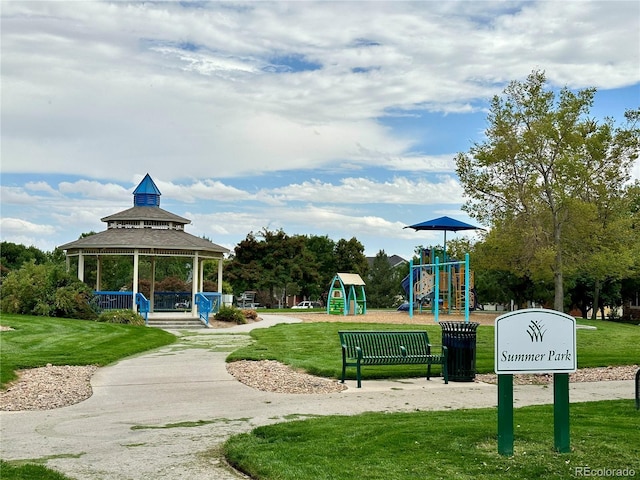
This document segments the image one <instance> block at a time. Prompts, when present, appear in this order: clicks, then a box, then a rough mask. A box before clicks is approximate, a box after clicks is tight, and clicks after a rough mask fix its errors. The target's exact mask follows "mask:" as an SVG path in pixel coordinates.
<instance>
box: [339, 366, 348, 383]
mask: <svg viewBox="0 0 640 480" xmlns="http://www.w3.org/2000/svg"><path fill="white" fill-rule="evenodd" d="M346 369H347V366H346V365H345V363H344V362H342V380H340V383H344V375H345V370H346Z"/></svg>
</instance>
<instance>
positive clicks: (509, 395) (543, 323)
mask: <svg viewBox="0 0 640 480" xmlns="http://www.w3.org/2000/svg"><path fill="white" fill-rule="evenodd" d="M494 359H495V371H496V373H497V374H498V453H499V454H501V455H508V456H510V455H513V375H514V374H516V373H553V432H554V446H555V449H556V451H557V452H559V453H568V452H570V451H571V446H570V435H569V373H571V372H575V371H576V369H577V366H578V361H577V358H576V319H575V318H573V317H571V316H569V315H566V314H564V313H561V312H556V311H555V310H545V309H542V308H528V309H525V310H516V311H515V312H510V313H505V314H504V315H500V316H499V317H498V318H496V321H495V357H494Z"/></svg>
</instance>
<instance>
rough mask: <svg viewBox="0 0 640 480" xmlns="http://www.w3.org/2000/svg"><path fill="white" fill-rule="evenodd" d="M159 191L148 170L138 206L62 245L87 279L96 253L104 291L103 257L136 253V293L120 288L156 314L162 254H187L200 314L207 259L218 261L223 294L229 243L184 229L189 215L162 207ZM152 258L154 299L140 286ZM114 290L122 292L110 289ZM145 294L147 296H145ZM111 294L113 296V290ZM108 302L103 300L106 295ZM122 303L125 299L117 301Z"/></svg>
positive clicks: (129, 302)
mask: <svg viewBox="0 0 640 480" xmlns="http://www.w3.org/2000/svg"><path fill="white" fill-rule="evenodd" d="M160 195H161V193H160V190H158V187H157V186H156V185H155V183H154V182H153V180H152V179H151V177H150V176H149V174H147V175H145V177H144V179H143V180H142V181H141V182H140V184H139V185H138V186H137V188H136V189H135V190H134V191H133V207H132V208H129V209H127V210H123V211H121V212H118V213H115V214H113V215H110V216H108V217H104V218H102V219H101V221H103V222H106V224H107V229H106V230H105V231H102V232H99V233H96V234H94V235H89V236H87V237H84V238H80V239H79V240H76V241H74V242H69V243H66V244H64V245H61V246H60V247H59V248H60V249H61V250H64V251H65V255H66V258H67V266H70V259H71V258H72V257H77V263H78V278H79V279H80V280H82V281H84V277H85V258H86V257H89V256H94V257H96V258H97V272H96V285H95V289H96V291H97V292H98V293H100V290H101V288H100V287H101V285H100V283H101V278H100V277H101V259H102V258H103V257H106V256H113V255H119V256H131V257H133V278H132V285H133V289H132V291H131V292H121V293H122V294H123V295H124V298H125V299H126V302H124V306H125V307H126V308H132V309H133V310H137V306H138V305H140V307H141V312H142V311H143V309H145V313H146V312H151V313H153V311H154V290H155V286H154V284H155V261H156V258H157V257H187V258H191V259H192V265H193V267H192V288H191V301H190V303H189V307H190V309H191V315H192V316H193V317H196V316H197V309H196V304H197V303H198V302H197V298H196V296H197V295H198V296H202V295H203V293H204V292H202V290H203V272H204V261H205V260H212V259H213V260H218V292H217V294H218V296H219V295H221V293H222V260H223V258H224V254H225V253H229V250H228V249H227V248H224V247H222V246H220V245H216V244H215V243H212V242H210V241H209V240H206V239H203V238H199V237H196V236H194V235H191V234H189V233H187V232H185V231H184V227H185V225H187V224H189V223H191V221H190V220H188V219H186V218H183V217H180V216H178V215H175V214H173V213H171V212H168V211H166V210H163V209H162V208H160ZM143 256H146V257H150V261H151V291H150V297H151V298H150V299H149V300H147V299H146V298H144V296H141V294H139V291H138V282H139V280H140V279H139V264H140V257H143ZM108 293H109V294H114V293H118V292H108ZM141 297H142V298H141ZM111 298H112V299H113V298H117V297H113V295H111ZM103 301H104V299H103ZM118 307H119V308H122V307H123V304H122V303H118Z"/></svg>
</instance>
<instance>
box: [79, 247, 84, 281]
mask: <svg viewBox="0 0 640 480" xmlns="http://www.w3.org/2000/svg"><path fill="white" fill-rule="evenodd" d="M78 279H79V280H80V281H81V282H84V254H83V253H82V250H80V251H79V252H78Z"/></svg>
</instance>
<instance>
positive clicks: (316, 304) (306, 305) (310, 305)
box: [291, 301, 322, 308]
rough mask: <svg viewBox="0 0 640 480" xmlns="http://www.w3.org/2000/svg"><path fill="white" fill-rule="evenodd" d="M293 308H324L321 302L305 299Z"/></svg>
mask: <svg viewBox="0 0 640 480" xmlns="http://www.w3.org/2000/svg"><path fill="white" fill-rule="evenodd" d="M291 308H322V305H321V304H320V302H309V301H304V302H300V303H299V304H297V305H294V306H293V307H291Z"/></svg>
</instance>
